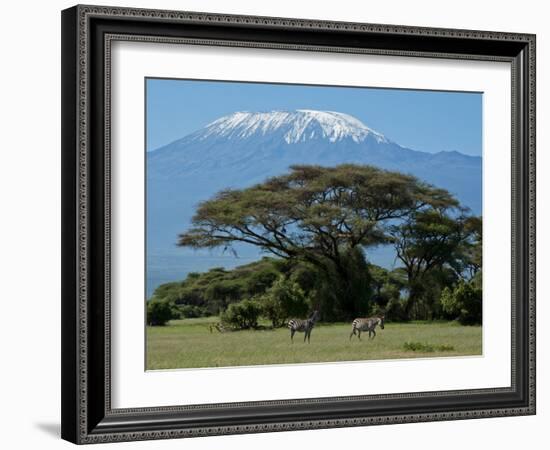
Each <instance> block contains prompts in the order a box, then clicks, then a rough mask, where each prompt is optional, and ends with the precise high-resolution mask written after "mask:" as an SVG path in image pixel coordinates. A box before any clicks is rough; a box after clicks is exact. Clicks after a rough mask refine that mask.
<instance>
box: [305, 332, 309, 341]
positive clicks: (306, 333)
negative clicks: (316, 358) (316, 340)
mask: <svg viewBox="0 0 550 450" xmlns="http://www.w3.org/2000/svg"><path fill="white" fill-rule="evenodd" d="M307 336H308V332H307V331H306V332H305V333H304V342H305V341H306V339H307Z"/></svg>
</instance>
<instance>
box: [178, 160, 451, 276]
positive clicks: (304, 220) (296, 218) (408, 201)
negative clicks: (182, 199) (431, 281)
mask: <svg viewBox="0 0 550 450" xmlns="http://www.w3.org/2000/svg"><path fill="white" fill-rule="evenodd" d="M456 206H458V202H457V200H456V199H455V198H454V197H453V196H452V195H451V194H450V193H449V192H447V191H446V190H444V189H439V188H436V187H434V186H431V185H429V184H427V183H424V182H422V181H420V180H419V179H417V178H416V177H413V176H411V175H405V174H402V173H399V172H392V171H387V170H382V169H379V168H377V167H373V166H367V165H355V164H342V165H339V166H335V167H322V166H310V165H296V166H292V167H291V168H290V172H289V173H287V174H284V175H281V176H276V177H272V178H269V179H267V180H266V181H265V182H263V183H261V184H257V185H254V186H251V187H249V188H245V189H238V190H237V189H227V190H224V191H221V192H219V193H218V194H217V195H215V196H214V197H213V198H212V199H210V200H207V201H204V202H202V203H201V204H199V206H198V208H197V211H196V213H195V215H194V217H193V219H192V223H193V227H192V228H190V229H189V230H187V231H186V232H184V233H182V234H180V236H179V241H178V244H179V245H180V246H186V247H192V248H213V247H225V248H230V247H231V245H232V244H234V243H237V242H243V243H248V244H251V245H255V246H258V247H261V248H262V249H264V250H265V251H267V252H270V253H273V254H275V255H277V256H279V257H282V258H297V259H301V260H304V261H308V262H310V263H313V264H315V265H316V266H319V267H326V265H327V264H334V265H335V266H336V268H339V267H340V266H341V265H342V264H341V262H342V261H341V259H342V254H343V253H344V252H346V251H348V250H350V249H353V248H355V247H369V246H372V245H376V244H379V243H383V242H386V241H387V238H388V235H387V233H386V229H385V228H386V227H385V223H387V222H388V221H390V220H392V219H402V218H404V217H406V216H408V215H409V214H411V212H413V211H418V210H421V209H423V208H427V207H431V208H443V209H445V208H451V207H456Z"/></svg>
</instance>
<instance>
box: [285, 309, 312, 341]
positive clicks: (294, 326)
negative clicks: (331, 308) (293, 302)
mask: <svg viewBox="0 0 550 450" xmlns="http://www.w3.org/2000/svg"><path fill="white" fill-rule="evenodd" d="M318 320H319V311H317V310H316V311H313V314H311V316H309V318H308V319H306V320H302V319H291V320H289V321H288V328H289V329H290V340H291V341H292V343H294V333H296V331H299V332H300V333H305V334H304V342H305V341H306V338H307V342H308V343H309V338H310V337H311V330H313V327H314V326H315V323H316V322H317V321H318Z"/></svg>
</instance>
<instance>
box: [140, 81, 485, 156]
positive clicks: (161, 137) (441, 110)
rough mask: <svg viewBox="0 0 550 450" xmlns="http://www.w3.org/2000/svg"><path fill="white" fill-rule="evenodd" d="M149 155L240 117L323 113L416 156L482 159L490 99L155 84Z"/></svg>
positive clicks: (150, 93) (150, 87)
mask: <svg viewBox="0 0 550 450" xmlns="http://www.w3.org/2000/svg"><path fill="white" fill-rule="evenodd" d="M146 85H147V98H146V101H147V105H146V107H147V151H150V150H154V149H156V148H159V147H161V146H163V145H165V144H168V143H170V142H172V141H174V140H176V139H179V138H181V137H183V136H185V135H187V134H189V133H192V132H193V131H195V130H198V129H200V128H202V127H203V126H205V125H206V124H208V123H210V122H212V121H214V120H216V119H217V118H219V117H221V116H224V115H226V114H231V113H233V112H235V111H270V110H295V109H318V110H327V111H338V112H343V113H346V114H350V115H352V116H355V117H357V118H358V119H359V120H361V121H362V122H363V123H364V124H365V125H367V126H368V127H370V128H372V129H374V130H376V131H379V132H380V133H382V134H384V135H385V136H386V137H387V138H389V139H391V140H393V141H395V142H397V143H398V144H401V145H403V146H405V147H409V148H412V149H414V150H421V151H425V152H431V153H435V152H439V151H442V150H447V151H450V150H456V151H459V152H462V153H465V154H468V155H476V156H481V152H482V94H480V93H467V92H442V91H419V90H402V89H377V88H356V87H327V86H304V85H281V84H267V83H241V82H219V81H196V80H165V79H147V80H146Z"/></svg>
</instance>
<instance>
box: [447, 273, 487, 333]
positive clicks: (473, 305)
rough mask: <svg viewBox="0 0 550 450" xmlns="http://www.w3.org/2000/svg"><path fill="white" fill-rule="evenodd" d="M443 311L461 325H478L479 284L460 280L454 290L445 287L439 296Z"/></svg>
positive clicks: (480, 313) (480, 302)
mask: <svg viewBox="0 0 550 450" xmlns="http://www.w3.org/2000/svg"><path fill="white" fill-rule="evenodd" d="M441 304H442V305H443V310H444V311H445V312H446V313H447V314H449V315H451V316H453V317H456V319H458V321H459V322H460V323H461V324H462V325H474V324H480V323H481V320H482V296H481V283H480V282H477V281H476V280H473V281H470V282H466V281H463V280H461V281H460V282H459V283H458V284H457V285H456V287H455V288H454V289H451V288H449V287H446V288H445V289H444V290H443V293H442V294H441Z"/></svg>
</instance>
